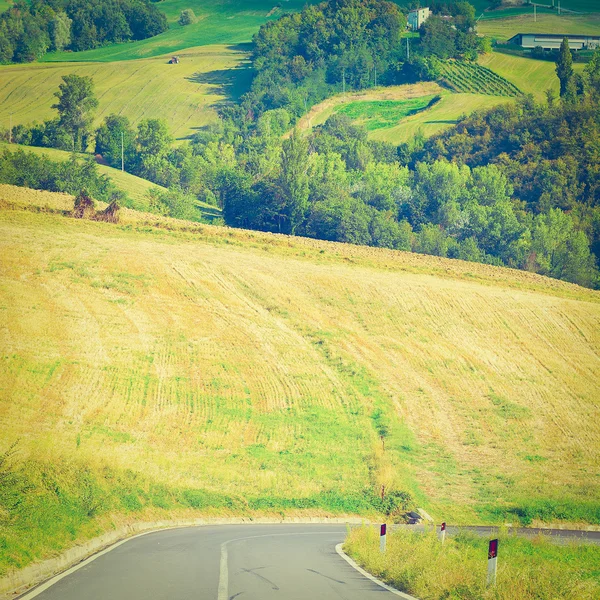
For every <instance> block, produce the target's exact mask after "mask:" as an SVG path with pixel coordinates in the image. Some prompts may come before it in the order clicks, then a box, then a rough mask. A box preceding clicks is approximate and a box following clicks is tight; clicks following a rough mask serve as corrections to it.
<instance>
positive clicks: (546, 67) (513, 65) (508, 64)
mask: <svg viewBox="0 0 600 600" xmlns="http://www.w3.org/2000/svg"><path fill="white" fill-rule="evenodd" d="M479 63H480V64H481V65H483V66H484V67H487V68H488V69H491V70H492V71H494V72H496V73H498V75H500V76H502V77H504V78H505V79H507V80H508V81H510V82H511V83H513V84H514V85H516V86H517V87H518V88H519V89H520V90H521V91H522V92H524V93H525V94H533V95H534V96H535V97H536V99H537V100H545V98H546V90H547V89H552V90H554V92H555V93H556V95H557V96H558V92H559V89H560V84H559V81H558V77H557V76H556V65H555V64H554V63H553V62H552V61H548V60H536V59H533V58H525V57H522V56H513V55H510V54H504V53H502V52H489V53H488V54H484V55H483V56H480V57H479ZM584 68H585V65H584V64H582V63H575V64H574V65H573V69H574V70H575V72H581V71H583V69H584Z"/></svg>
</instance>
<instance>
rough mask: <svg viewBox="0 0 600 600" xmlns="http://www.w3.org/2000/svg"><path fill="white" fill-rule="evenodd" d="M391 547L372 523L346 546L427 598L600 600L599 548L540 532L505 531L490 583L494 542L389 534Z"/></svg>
mask: <svg viewBox="0 0 600 600" xmlns="http://www.w3.org/2000/svg"><path fill="white" fill-rule="evenodd" d="M387 537H388V540H387V550H386V552H385V554H382V553H381V552H380V551H379V535H378V532H377V530H376V529H375V528H373V527H361V528H354V529H352V530H351V531H350V533H349V535H348V538H347V540H346V542H345V544H344V550H345V551H346V552H347V553H348V554H349V555H350V556H351V557H352V558H353V559H354V560H356V561H357V562H358V564H359V565H361V566H362V567H364V568H365V569H366V570H367V571H369V572H370V573H372V574H373V575H375V576H376V577H379V578H381V579H383V580H384V581H386V582H387V583H389V584H391V585H393V586H394V587H396V588H397V589H399V590H401V591H404V592H407V593H409V594H414V595H415V596H416V597H418V598H420V599H421V600H442V599H456V600H458V599H459V598H460V599H461V600H469V599H473V600H475V599H484V600H485V599H490V600H491V599H494V600H534V599H536V600H537V599H540V598H548V599H550V598H561V600H593V599H595V598H598V596H599V595H600V547H598V546H595V545H593V544H583V543H578V542H569V543H566V544H560V545H559V544H556V543H553V542H551V541H550V540H549V539H547V538H544V537H543V536H539V537H537V538H534V539H524V538H519V537H516V536H513V535H508V534H506V533H501V534H500V535H499V550H498V576H497V584H496V586H495V587H486V570H487V551H488V539H486V538H482V537H479V536H476V535H475V534H472V533H469V532H466V531H465V532H461V533H460V534H458V535H457V536H447V537H446V541H445V543H444V544H443V545H442V544H441V543H440V542H439V540H438V538H437V534H436V532H435V531H434V530H433V529H431V530H429V531H427V532H425V533H417V532H412V531H407V530H397V531H392V532H388V536H387Z"/></svg>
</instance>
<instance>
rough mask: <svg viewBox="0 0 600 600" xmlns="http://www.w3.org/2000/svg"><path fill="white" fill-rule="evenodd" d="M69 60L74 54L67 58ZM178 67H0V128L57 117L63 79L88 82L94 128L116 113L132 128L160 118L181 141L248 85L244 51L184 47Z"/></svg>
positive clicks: (151, 63) (139, 63)
mask: <svg viewBox="0 0 600 600" xmlns="http://www.w3.org/2000/svg"><path fill="white" fill-rule="evenodd" d="M70 56H71V57H73V56H74V54H73V53H71V54H70ZM179 56H180V59H181V62H180V64H178V65H169V64H167V63H168V60H169V58H170V57H169V56H168V55H167V56H160V57H157V58H151V59H145V60H131V61H124V62H120V63H119V64H118V67H117V66H115V65H114V64H105V63H82V62H77V63H72V62H71V63H33V64H22V65H4V66H0V124H1V125H2V127H5V128H8V127H9V122H10V118H11V115H12V123H13V125H17V124H19V123H25V124H26V123H31V122H33V121H38V122H41V121H44V120H46V119H49V118H53V117H56V111H55V110H53V109H52V108H51V106H52V105H53V104H54V103H55V101H56V98H55V97H54V95H53V94H54V92H56V91H57V90H58V86H59V85H60V83H61V82H62V77H63V76H64V75H69V74H76V75H80V76H90V77H93V79H94V83H95V89H96V96H97V97H98V100H99V102H100V105H99V108H98V111H97V113H96V123H100V122H101V121H102V120H103V119H104V117H106V116H108V115H109V114H112V113H115V114H119V115H124V116H126V117H128V118H129V119H130V120H131V121H132V122H133V123H138V122H139V121H140V120H141V119H147V118H164V119H165V120H166V121H167V123H168V124H169V129H170V132H171V134H172V135H174V136H175V137H176V138H177V139H180V140H181V139H185V138H186V137H188V136H190V135H191V134H193V133H194V131H196V130H197V129H198V128H200V127H202V126H203V125H206V124H208V123H210V122H211V121H214V120H215V118H216V111H215V104H218V103H220V102H223V101H227V100H232V99H235V98H237V97H238V96H239V95H240V94H241V93H243V92H244V91H245V90H246V86H247V84H248V83H249V77H250V75H249V70H248V68H247V54H246V52H244V51H242V50H239V49H236V48H229V47H226V46H203V47H201V48H189V49H187V50H185V52H181V53H180V54H179Z"/></svg>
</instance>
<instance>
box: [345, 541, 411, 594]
mask: <svg viewBox="0 0 600 600" xmlns="http://www.w3.org/2000/svg"><path fill="white" fill-rule="evenodd" d="M343 545H344V544H343V543H341V544H338V545H337V546H336V547H335V551H336V552H337V553H338V554H339V555H340V556H341V557H342V558H343V559H344V560H345V561H346V562H347V563H348V564H349V565H350V566H351V567H352V568H354V569H356V570H357V571H358V572H359V573H360V574H361V575H363V576H364V577H366V578H367V579H370V580H371V581H372V582H373V583H376V584H377V585H379V586H381V587H382V588H384V589H386V590H387V591H388V592H391V593H392V594H395V595H396V596H400V598H404V600H419V599H418V598H415V597H414V596H410V595H409V594H405V593H404V592H401V591H400V590H397V589H395V588H393V587H391V586H389V585H387V583H383V581H379V579H377V578H376V577H373V575H371V573H367V571H365V570H364V569H363V568H362V567H359V566H358V565H357V564H356V563H355V562H354V561H353V560H352V559H351V558H350V557H349V556H348V555H347V554H346V553H345V552H344V551H343V550H342V546H343Z"/></svg>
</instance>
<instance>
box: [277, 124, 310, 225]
mask: <svg viewBox="0 0 600 600" xmlns="http://www.w3.org/2000/svg"><path fill="white" fill-rule="evenodd" d="M308 168H309V160H308V143H307V141H306V139H305V138H304V137H302V136H301V135H299V134H298V133H297V132H294V134H293V135H292V136H290V137H289V138H288V139H287V140H285V141H284V143H283V147H282V153H281V177H280V185H281V190H282V193H283V195H284V197H285V204H286V213H287V215H288V218H289V231H290V233H291V234H292V235H293V234H295V233H296V231H297V230H298V228H299V227H300V226H301V225H302V224H303V222H304V219H305V217H306V211H307V209H308V194H309V182H308Z"/></svg>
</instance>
